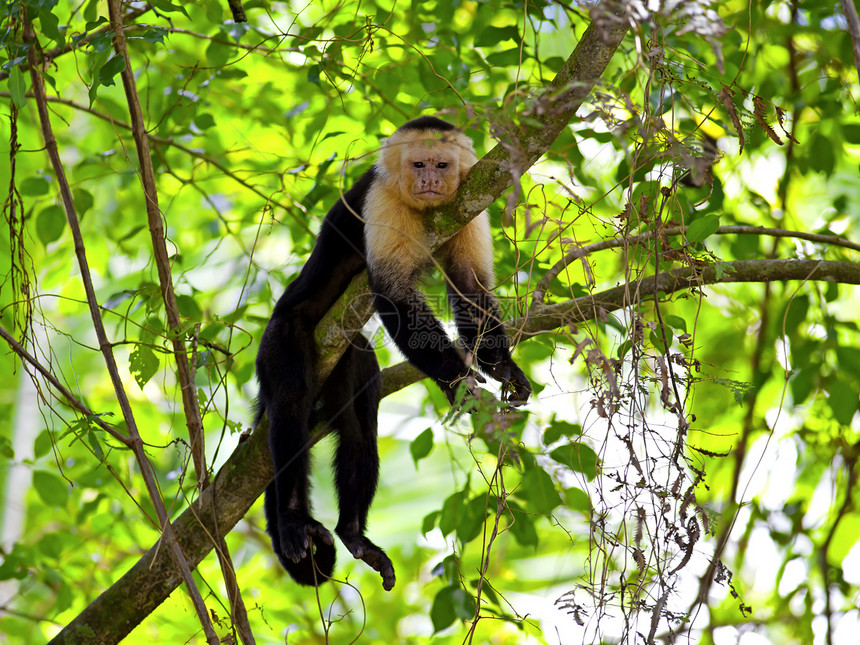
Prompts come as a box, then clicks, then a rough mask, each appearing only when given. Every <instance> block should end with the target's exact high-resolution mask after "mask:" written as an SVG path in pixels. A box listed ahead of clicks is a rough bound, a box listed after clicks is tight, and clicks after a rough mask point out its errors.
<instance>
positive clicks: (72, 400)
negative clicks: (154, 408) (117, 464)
mask: <svg viewBox="0 0 860 645" xmlns="http://www.w3.org/2000/svg"><path fill="white" fill-rule="evenodd" d="M0 338H2V339H3V340H5V341H6V343H7V344H8V345H9V347H11V348H12V351H13V352H15V353H16V354H18V356H20V357H21V358H22V359H24V360H25V361H27V363H29V364H30V365H31V366H32V367H34V368H35V369H36V371H37V372H39V374H41V375H42V377H43V378H44V379H45V380H46V381H48V383H50V384H51V387H53V388H54V389H55V390H57V392H59V393H60V394H62V395H63V398H64V399H65V400H66V403H68V404H69V405H70V406H72V408H73V409H74V410H76V411H78V412H80V413H81V414H83V415H84V416H86V417H88V418H89V419H90V420H91V421H92V422H93V423H95V424H96V425H97V426H98V427H100V428H101V429H102V430H104V431H105V432H107V433H108V434H109V435H110V436H112V437H113V438H114V439H116V440H117V441H120V442H121V443H122V444H123V445H125V446H129V447H130V446H131V443H130V442H129V439H128V435H125V434H123V433H121V432H120V431H119V430H117V429H116V428H114V427H113V426H111V425H109V424H107V423H105V422H104V421H102V420H101V418H99V416H98V415H97V414H96V413H95V412H93V411H92V410H90V409H89V408H88V407H87V406H86V405H85V404H84V403H83V402H82V401H80V400H79V399H78V398H77V397H76V396H75V395H74V394H72V393H71V392H70V391H69V389H68V388H67V387H66V386H64V385H63V384H62V383H60V382H59V381H58V380H57V377H56V376H54V375H53V374H52V373H51V371H50V370H49V369H48V368H47V367H45V366H44V365H42V364H41V363H40V362H39V361H38V360H37V359H36V357H35V356H33V355H32V354H30V352H28V351H27V350H26V348H25V347H24V346H23V345H21V343H19V342H18V341H17V340H15V337H14V336H12V334H10V333H9V332H8V331H6V328H5V327H3V326H2V325H0Z"/></svg>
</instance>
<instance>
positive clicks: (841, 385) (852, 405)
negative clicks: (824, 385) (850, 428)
mask: <svg viewBox="0 0 860 645" xmlns="http://www.w3.org/2000/svg"><path fill="white" fill-rule="evenodd" d="M828 390H829V395H828V397H827V403H828V404H829V405H830V409H831V411H832V412H833V418H834V419H836V421H838V422H839V423H841V424H842V425H844V426H847V425H849V424H850V423H851V420H852V419H853V418H854V413H855V412H857V405H858V403H860V399H858V394H857V389H856V388H854V387H852V386H851V385H849V384H848V383H846V382H845V381H834V382H833V383H831V384H830V387H829V388H828Z"/></svg>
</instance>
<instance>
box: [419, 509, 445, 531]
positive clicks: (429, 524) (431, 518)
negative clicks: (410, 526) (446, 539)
mask: <svg viewBox="0 0 860 645" xmlns="http://www.w3.org/2000/svg"><path fill="white" fill-rule="evenodd" d="M439 515H440V512H439V511H433V512H432V513H427V515H425V516H424V519H423V520H422V521H421V533H423V534H424V535H427V534H428V533H429V532H430V531H432V530H433V529H434V528H436V520H437V519H439Z"/></svg>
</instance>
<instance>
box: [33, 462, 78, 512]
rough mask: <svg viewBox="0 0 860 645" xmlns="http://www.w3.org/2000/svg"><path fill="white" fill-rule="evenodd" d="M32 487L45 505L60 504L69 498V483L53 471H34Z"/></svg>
mask: <svg viewBox="0 0 860 645" xmlns="http://www.w3.org/2000/svg"><path fill="white" fill-rule="evenodd" d="M33 488H35V489H36V492H37V493H38V494H39V498H40V499H41V500H42V502H43V503H44V504H46V505H47V506H54V507H57V506H62V505H63V504H65V503H66V500H67V499H69V485H68V484H67V483H66V482H65V481H64V480H63V479H60V478H59V477H57V476H56V475H55V474H54V473H49V472H45V471H44V470H36V471H34V472H33Z"/></svg>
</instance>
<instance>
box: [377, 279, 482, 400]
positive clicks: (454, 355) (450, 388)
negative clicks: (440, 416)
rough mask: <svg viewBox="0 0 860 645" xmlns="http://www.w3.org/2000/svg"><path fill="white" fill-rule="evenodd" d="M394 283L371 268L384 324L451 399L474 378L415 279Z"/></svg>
mask: <svg viewBox="0 0 860 645" xmlns="http://www.w3.org/2000/svg"><path fill="white" fill-rule="evenodd" d="M403 280H404V281H407V282H409V284H399V285H394V284H391V283H390V282H387V281H386V280H384V279H380V277H379V276H378V275H375V274H374V272H373V271H372V270H371V271H370V286H371V289H372V290H373V296H374V304H375V305H376V311H377V313H378V314H379V317H380V318H381V319H382V323H383V324H384V325H385V328H386V330H388V333H389V335H390V336H391V338H392V339H393V340H394V342H395V344H396V345H397V347H398V348H399V349H400V351H401V352H403V354H404V355H405V356H406V358H407V359H409V362H410V363H412V364H413V365H415V367H417V368H418V369H420V370H421V371H422V372H424V373H425V374H426V375H427V376H429V377H430V378H432V379H433V380H434V381H436V384H437V385H438V386H439V387H440V388H441V389H442V391H443V392H444V393H445V396H446V397H448V400H449V401H450V402H452V403H453V402H454V401H455V399H456V394H457V387H458V385H459V384H460V382H461V381H463V380H464V379H469V378H474V377H475V376H476V375H475V373H474V372H473V371H472V370H471V369H469V367H468V366H467V365H466V363H465V362H464V361H463V358H462V356H461V355H460V353H459V352H458V351H457V349H456V347H455V346H454V343H453V342H452V341H451V339H450V338H449V337H448V334H447V333H446V332H445V329H444V328H443V327H442V324H441V323H440V322H439V321H438V320H437V319H436V316H435V315H433V311H432V310H431V309H430V307H429V306H428V305H427V303H426V302H425V301H424V297H423V296H422V294H421V292H420V291H419V290H418V289H417V286H416V285H415V280H414V279H413V278H411V277H410V278H407V277H404V278H403Z"/></svg>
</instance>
